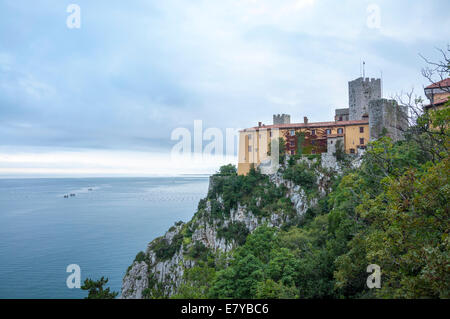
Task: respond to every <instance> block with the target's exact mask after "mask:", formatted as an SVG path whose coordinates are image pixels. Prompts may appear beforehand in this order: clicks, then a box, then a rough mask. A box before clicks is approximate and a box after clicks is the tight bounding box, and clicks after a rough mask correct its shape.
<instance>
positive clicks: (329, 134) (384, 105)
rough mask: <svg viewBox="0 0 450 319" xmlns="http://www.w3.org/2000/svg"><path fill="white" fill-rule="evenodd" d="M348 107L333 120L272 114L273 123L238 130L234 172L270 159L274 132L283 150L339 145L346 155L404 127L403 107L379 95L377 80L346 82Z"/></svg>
mask: <svg viewBox="0 0 450 319" xmlns="http://www.w3.org/2000/svg"><path fill="white" fill-rule="evenodd" d="M348 93H349V94H348V95H349V107H348V108H344V109H336V110H335V117H334V121H330V122H316V123H310V122H309V121H308V118H307V117H304V118H303V123H291V116H290V115H288V114H276V115H274V116H273V124H272V125H265V124H262V123H261V122H259V123H258V126H255V127H251V128H247V129H244V130H241V131H240V132H239V156H238V160H239V163H238V174H243V175H245V174H247V173H248V172H249V170H250V167H251V166H252V165H254V166H255V167H257V166H258V165H260V164H261V163H263V162H267V161H268V160H270V156H269V155H268V153H269V149H270V142H271V140H276V139H277V136H276V135H278V136H279V137H280V138H283V139H284V141H285V149H286V153H287V154H289V155H295V154H304V155H307V154H324V153H325V154H328V155H332V154H333V153H335V152H336V145H339V144H340V145H341V146H342V149H343V150H345V152H346V153H348V154H358V153H360V152H361V150H364V149H365V148H366V146H367V143H368V142H369V141H372V140H374V139H377V138H379V137H380V136H382V135H387V136H389V137H391V138H392V139H393V140H400V139H402V137H403V131H404V129H406V128H407V126H408V121H407V108H406V107H404V106H400V105H398V104H397V103H396V101H394V100H387V99H383V98H382V93H381V80H380V79H373V78H372V79H369V78H364V77H360V78H357V79H356V80H353V81H350V82H349V83H348Z"/></svg>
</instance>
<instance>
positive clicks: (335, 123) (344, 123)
mask: <svg viewBox="0 0 450 319" xmlns="http://www.w3.org/2000/svg"><path fill="white" fill-rule="evenodd" d="M363 124H369V120H358V121H332V122H316V123H306V124H305V123H291V124H276V125H262V126H254V127H250V128H246V129H244V130H242V131H241V132H246V131H256V130H261V129H275V128H278V129H295V128H319V127H331V126H349V125H363Z"/></svg>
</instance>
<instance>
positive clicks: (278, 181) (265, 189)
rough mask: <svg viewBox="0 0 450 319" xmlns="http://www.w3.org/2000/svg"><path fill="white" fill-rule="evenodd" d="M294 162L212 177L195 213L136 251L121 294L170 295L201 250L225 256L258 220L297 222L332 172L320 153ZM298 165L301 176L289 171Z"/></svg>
mask: <svg viewBox="0 0 450 319" xmlns="http://www.w3.org/2000/svg"><path fill="white" fill-rule="evenodd" d="M292 161H293V160H291V165H289V163H288V162H286V166H285V167H284V168H283V169H280V171H279V172H277V173H276V174H272V175H262V174H260V173H258V172H256V171H252V172H251V173H250V174H249V175H248V176H237V175H234V174H232V175H228V176H227V175H225V176H223V175H220V174H218V175H213V176H211V178H210V185H209V191H208V195H207V197H206V198H205V199H203V200H201V201H200V203H199V205H198V209H197V212H196V213H195V214H194V216H193V218H192V219H191V220H190V221H189V222H187V223H183V222H178V223H176V224H175V225H174V226H173V227H171V228H170V229H169V230H168V231H167V232H166V233H165V235H164V236H162V237H159V238H156V239H154V240H153V241H152V242H150V243H149V245H148V246H147V249H146V250H145V252H140V253H139V254H138V255H137V256H136V259H135V261H134V262H133V263H132V265H131V266H130V267H129V268H128V271H127V273H126V275H125V277H124V279H123V284H122V294H121V298H125V299H126V298H167V297H171V296H173V295H174V294H176V293H177V291H178V288H179V287H180V285H181V284H182V283H183V281H184V274H185V271H186V270H187V269H191V268H192V267H194V266H195V265H196V264H197V263H198V260H199V259H201V258H202V256H204V255H205V253H210V254H212V255H213V256H214V258H218V256H221V255H225V256H226V255H227V253H230V252H232V251H234V250H235V249H236V248H237V247H239V246H240V245H242V244H243V243H245V240H246V237H247V235H248V234H250V233H252V232H254V231H255V229H257V228H258V227H260V226H262V225H266V226H268V227H275V228H288V227H290V226H292V225H298V224H299V223H300V222H301V220H302V218H303V217H304V216H305V214H306V213H307V212H308V210H309V209H311V208H312V207H313V206H314V205H316V204H317V202H318V200H319V199H320V198H321V197H323V196H325V195H326V194H327V193H328V192H329V190H330V184H331V182H332V180H333V176H335V171H333V170H329V169H325V168H323V167H322V166H321V165H320V158H318V157H315V158H313V159H312V160H307V159H297V160H296V162H295V163H292ZM292 164H297V165H295V166H294V165H292ZM298 165H300V167H301V168H302V174H304V175H299V174H298V173H299V172H295V171H293V167H297V166H298ZM289 169H291V171H290V170H289Z"/></svg>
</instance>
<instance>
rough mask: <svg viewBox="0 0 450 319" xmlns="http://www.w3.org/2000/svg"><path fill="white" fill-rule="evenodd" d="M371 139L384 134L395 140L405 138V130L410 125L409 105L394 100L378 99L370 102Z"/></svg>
mask: <svg viewBox="0 0 450 319" xmlns="http://www.w3.org/2000/svg"><path fill="white" fill-rule="evenodd" d="M369 112H370V113H369V129H370V140H371V141H373V140H375V139H378V138H380V137H381V136H383V135H384V134H385V135H386V136H389V137H390V138H392V139H393V140H394V141H398V140H402V139H403V131H404V130H406V128H407V127H408V119H407V107H405V106H400V105H398V104H397V102H396V101H394V100H387V99H378V100H372V101H370V103H369Z"/></svg>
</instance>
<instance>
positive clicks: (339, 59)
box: [0, 0, 450, 176]
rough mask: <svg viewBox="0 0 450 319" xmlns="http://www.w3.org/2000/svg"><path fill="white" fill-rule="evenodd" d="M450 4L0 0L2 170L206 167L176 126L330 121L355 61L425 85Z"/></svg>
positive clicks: (98, 172)
mask: <svg viewBox="0 0 450 319" xmlns="http://www.w3.org/2000/svg"><path fill="white" fill-rule="evenodd" d="M71 3H75V4H77V5H79V7H80V8H81V28H79V29H77V28H74V29H70V28H68V27H67V24H66V20H67V17H68V16H69V15H70V13H67V12H66V9H67V6H68V5H69V4H71ZM374 5H376V6H375V8H379V13H380V19H379V20H376V17H375V20H374V19H373V17H374V14H376V12H375V11H373V10H374V9H373V8H374ZM374 12H375V13H374ZM448 12H450V2H449V1H448V0H442V1H438V0H435V1H432V0H431V1H430V0H426V1H425V0H423V1H404V0H396V1H361V0H352V1H351V0H339V1H335V0H333V1H331V0H328V1H327V0H203V1H202V0H164V1H150V0H145V1H144V0H142V1H140V0H134V1H118V0H117V1H113V0H78V1H76V0H72V1H61V0H53V1H50V0H47V1H46V0H38V1H25V0H1V1H0V176H53V175H58V176H82V175H93V176H109V175H119V174H120V175H133V176H134V175H137V176H139V175H152V174H169V173H176V174H178V173H209V172H211V171H214V170H215V169H217V168H218V165H219V164H220V163H219V161H214V160H210V161H208V162H207V163H193V162H190V161H183V162H180V163H178V164H176V169H172V165H173V164H171V163H170V161H168V158H169V157H170V150H171V148H172V147H173V145H174V144H175V143H176V141H171V140H170V136H171V132H172V131H173V130H174V129H175V128H177V127H185V128H187V129H189V130H192V127H193V122H194V120H202V121H203V128H204V129H206V128H209V127H217V128H220V129H223V130H224V129H225V128H243V127H250V126H254V125H256V123H257V122H258V121H263V122H264V123H268V124H270V123H271V118H272V114H274V113H288V114H291V118H292V120H293V121H300V120H301V119H303V116H308V117H309V119H310V121H327V120H332V118H333V114H334V109H335V108H343V107H347V105H348V88H347V84H348V81H350V80H353V79H355V78H357V77H359V76H360V61H361V60H364V61H365V62H366V76H369V77H380V74H381V72H382V74H383V84H384V85H383V86H384V96H385V97H390V96H392V95H394V94H396V93H399V92H401V91H408V90H410V89H411V88H415V90H416V92H417V93H420V94H422V93H423V86H424V85H428V83H427V82H426V80H425V79H423V78H422V76H421V74H420V71H421V68H422V67H424V65H425V64H424V62H423V60H422V59H421V58H420V57H419V53H421V54H423V55H424V56H427V57H429V58H430V59H437V58H438V57H439V56H438V52H437V51H436V48H444V47H446V46H447V44H448V43H449V39H450V18H449V16H448ZM368 20H369V22H368ZM374 21H379V22H380V23H379V25H377V23H376V22H375V24H374ZM377 26H379V27H377ZM224 134H225V133H224ZM224 143H225V142H224ZM227 160H228V159H227Z"/></svg>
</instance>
